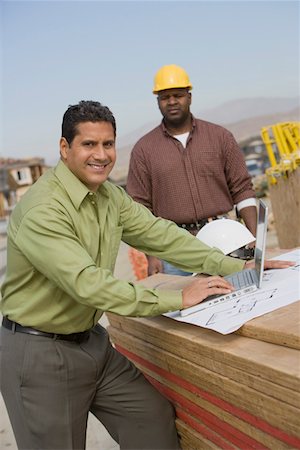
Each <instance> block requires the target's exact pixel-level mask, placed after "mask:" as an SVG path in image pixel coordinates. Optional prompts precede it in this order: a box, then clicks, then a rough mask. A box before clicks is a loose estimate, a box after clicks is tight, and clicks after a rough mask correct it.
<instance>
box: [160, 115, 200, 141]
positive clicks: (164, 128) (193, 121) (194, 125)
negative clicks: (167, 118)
mask: <svg viewBox="0 0 300 450" xmlns="http://www.w3.org/2000/svg"><path fill="white" fill-rule="evenodd" d="M191 117H192V129H191V133H193V131H194V129H195V127H196V121H195V117H194V116H193V114H191ZM160 127H161V129H162V131H163V133H164V134H167V135H168V136H171V134H170V133H169V132H168V130H167V127H166V125H165V123H164V119H162V121H161V124H160Z"/></svg>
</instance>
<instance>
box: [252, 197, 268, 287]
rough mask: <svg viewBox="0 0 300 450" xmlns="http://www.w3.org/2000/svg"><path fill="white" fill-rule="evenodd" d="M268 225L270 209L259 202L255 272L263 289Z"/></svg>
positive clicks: (259, 285)
mask: <svg viewBox="0 0 300 450" xmlns="http://www.w3.org/2000/svg"><path fill="white" fill-rule="evenodd" d="M267 225H268V207H267V206H266V205H265V203H264V202H263V201H262V200H259V207H258V217H257V229H256V246H255V255H254V260H255V270H256V274H257V279H258V286H257V287H261V283H262V278H263V273H264V259H265V247H266V238H267Z"/></svg>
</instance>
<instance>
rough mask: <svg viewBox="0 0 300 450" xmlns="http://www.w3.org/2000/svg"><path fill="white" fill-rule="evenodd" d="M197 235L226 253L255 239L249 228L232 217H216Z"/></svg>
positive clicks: (207, 243)
mask: <svg viewBox="0 0 300 450" xmlns="http://www.w3.org/2000/svg"><path fill="white" fill-rule="evenodd" d="M196 237H197V238H198V239H199V240H200V241H202V242H204V243H205V244H206V245H209V246H210V247H216V248H219V249H220V250H221V251H222V252H223V253H224V255H228V253H231V252H233V251H234V250H237V249H238V248H241V247H243V246H244V245H247V244H249V243H250V242H253V241H255V237H254V236H253V234H252V233H251V232H250V231H249V230H248V228H246V227H245V226H244V225H242V224H241V223H240V222H237V221H235V220H231V219H216V220H213V221H211V222H209V223H207V224H206V225H204V227H202V228H201V229H200V230H199V231H198V233H197V235H196Z"/></svg>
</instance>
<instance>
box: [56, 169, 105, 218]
mask: <svg viewBox="0 0 300 450" xmlns="http://www.w3.org/2000/svg"><path fill="white" fill-rule="evenodd" d="M54 173H55V175H56V176H57V178H58V179H59V181H60V182H61V184H62V185H63V186H64V188H65V189H66V191H67V193H68V195H69V197H70V199H71V201H72V203H73V205H74V206H75V208H76V209H79V207H80V205H81V203H82V202H83V200H84V199H85V197H86V196H87V195H88V194H89V193H90V192H92V191H90V190H89V189H88V188H87V187H86V186H85V184H83V183H82V182H81V181H80V180H79V179H78V178H77V177H76V176H75V175H74V174H73V172H71V170H70V169H69V168H68V167H67V166H66V165H65V164H64V163H63V161H62V160H60V161H59V162H58V164H57V166H56V168H55V170H54ZM97 193H101V194H104V195H105V196H107V190H106V188H105V186H104V185H101V186H100V187H99V189H98V191H97ZM93 194H94V192H93Z"/></svg>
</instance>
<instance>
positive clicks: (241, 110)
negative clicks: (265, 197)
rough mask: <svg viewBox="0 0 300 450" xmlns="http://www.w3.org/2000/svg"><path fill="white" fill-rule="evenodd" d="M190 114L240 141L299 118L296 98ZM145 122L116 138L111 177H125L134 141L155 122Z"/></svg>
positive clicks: (230, 104)
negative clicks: (115, 159)
mask: <svg viewBox="0 0 300 450" xmlns="http://www.w3.org/2000/svg"><path fill="white" fill-rule="evenodd" d="M191 110H192V112H193V114H194V116H195V117H197V118H201V119H203V120H207V121H208V122H214V123H218V124H219V125H222V126H224V127H225V128H227V129H228V130H230V131H231V132H232V133H233V135H234V136H235V138H236V140H237V141H238V142H239V143H241V142H243V141H245V140H247V139H249V138H252V137H253V138H254V137H258V138H259V137H260V131H261V128H262V127H266V126H269V125H273V124H275V123H280V122H290V121H293V122H295V121H300V98H299V97H294V98H263V97H259V98H251V99H249V98H244V99H239V100H233V101H229V102H226V103H223V104H221V105H220V106H218V107H216V108H211V109H206V110H198V112H197V107H196V106H195V105H193V108H192V109H191ZM159 121H160V119H158V120H157V121H156V122H149V123H146V124H144V125H143V126H141V127H139V128H137V129H136V130H133V131H132V132H131V133H128V134H126V135H124V136H120V137H119V138H118V157H117V163H116V166H115V168H114V170H113V172H112V178H116V179H118V178H122V177H125V176H126V174H127V170H128V164H129V158H130V153H131V150H132V147H133V145H134V144H135V143H136V141H137V140H138V139H139V138H140V137H142V136H143V135H144V134H145V133H147V132H148V131H150V130H151V129H152V128H154V127H155V126H157V125H158V124H159Z"/></svg>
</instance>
